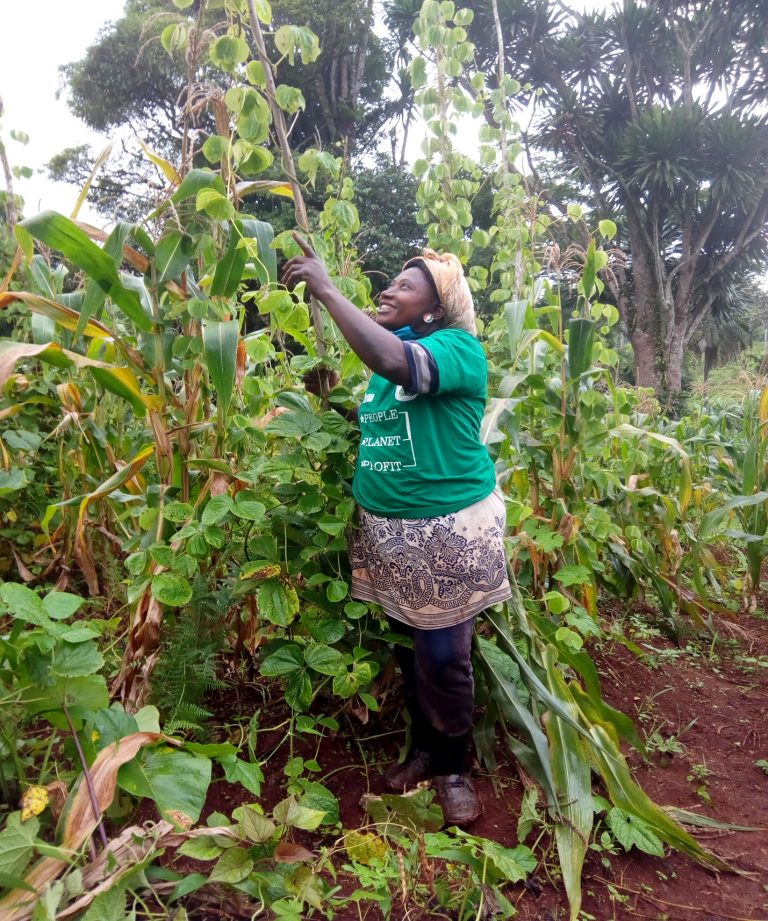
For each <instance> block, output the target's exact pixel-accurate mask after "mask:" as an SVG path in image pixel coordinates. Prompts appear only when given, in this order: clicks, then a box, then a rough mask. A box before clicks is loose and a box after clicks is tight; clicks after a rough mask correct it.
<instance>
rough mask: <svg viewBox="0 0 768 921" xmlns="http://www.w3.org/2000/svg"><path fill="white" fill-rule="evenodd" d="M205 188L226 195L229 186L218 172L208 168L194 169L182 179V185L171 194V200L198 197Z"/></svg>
mask: <svg viewBox="0 0 768 921" xmlns="http://www.w3.org/2000/svg"><path fill="white" fill-rule="evenodd" d="M203 189H210V190H212V191H215V192H218V193H219V194H220V195H225V194H226V191H227V188H226V186H225V185H224V182H223V181H222V178H221V176H220V175H219V174H218V173H214V172H213V171H212V170H208V169H192V170H190V171H189V172H188V173H187V175H186V176H185V177H184V179H182V181H181V185H180V186H179V187H178V189H176V191H175V192H174V193H173V195H172V196H171V201H172V202H174V203H178V202H180V201H185V200H186V199H188V198H197V195H198V194H199V193H200V192H201V191H202V190H203Z"/></svg>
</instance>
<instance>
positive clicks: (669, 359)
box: [664, 329, 685, 397]
mask: <svg viewBox="0 0 768 921" xmlns="http://www.w3.org/2000/svg"><path fill="white" fill-rule="evenodd" d="M684 356H685V336H684V335H683V334H682V331H681V330H679V329H675V331H674V333H673V335H672V338H671V340H670V342H669V346H668V348H667V350H666V354H665V355H664V383H665V384H666V386H665V388H664V389H665V390H666V391H667V393H668V394H669V396H670V397H676V396H678V395H679V394H680V393H681V391H682V389H683V358H684Z"/></svg>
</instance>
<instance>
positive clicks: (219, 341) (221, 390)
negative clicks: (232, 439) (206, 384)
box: [203, 320, 240, 420]
mask: <svg viewBox="0 0 768 921" xmlns="http://www.w3.org/2000/svg"><path fill="white" fill-rule="evenodd" d="M239 338H240V324H239V323H238V321H237V320H223V321H217V320H206V321H205V322H204V323H203V347H204V349H205V357H206V360H207V362H208V373H209V374H210V376H211V382H212V384H213V386H214V387H215V389H216V393H217V395H218V406H217V408H218V409H219V412H220V413H221V415H220V418H221V419H222V420H223V419H224V418H225V417H226V415H227V411H228V410H229V404H230V401H231V400H232V392H233V391H234V389H235V372H236V368H237V343H238V339H239Z"/></svg>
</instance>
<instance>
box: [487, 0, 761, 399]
mask: <svg viewBox="0 0 768 921" xmlns="http://www.w3.org/2000/svg"><path fill="white" fill-rule="evenodd" d="M764 6H765V4H764V3H762V2H760V0H752V2H742V0H722V2H718V3H715V2H709V0H695V2H687V3H678V2H672V0H657V2H645V0H626V2H624V4H623V5H622V6H620V7H619V6H616V7H615V8H614V10H613V11H612V12H611V13H608V14H605V13H592V14H584V13H581V12H578V11H576V10H575V9H572V8H569V7H567V6H565V5H563V4H561V3H558V4H554V3H550V2H548V0H535V2H533V3H523V2H520V0H499V7H500V11H501V16H502V21H503V26H504V37H505V57H506V58H507V60H508V62H509V65H508V66H509V67H510V69H511V70H512V72H513V73H516V75H517V76H518V77H519V78H520V79H521V81H523V82H529V83H530V84H531V85H532V86H533V87H536V88H538V89H539V90H540V92H541V93H542V95H541V97H540V98H539V99H537V100H536V102H535V118H534V122H533V128H532V131H531V133H530V136H526V140H527V141H528V142H529V144H530V145H531V146H533V147H534V148H538V149H539V150H543V151H546V152H549V153H550V154H553V155H554V156H555V157H556V163H557V166H558V168H560V169H561V170H564V171H565V172H566V173H567V174H568V175H569V176H570V178H572V179H575V180H576V181H577V182H578V183H579V184H580V186H581V187H582V189H583V192H584V195H585V199H586V201H587V202H588V203H589V204H590V205H591V207H592V209H593V210H594V212H596V217H597V218H598V219H599V218H610V219H612V220H613V221H615V223H616V224H617V225H618V227H619V244H620V245H621V247H622V248H623V249H625V251H626V253H627V257H628V259H627V266H626V269H625V270H620V271H617V272H616V273H615V275H616V283H615V284H613V285H612V286H611V287H610V295H611V297H612V298H613V299H614V300H615V302H616V304H617V305H618V307H619V309H620V311H621V314H622V318H623V320H624V323H625V325H626V328H627V333H628V336H629V338H630V341H631V342H632V346H633V348H634V353H635V362H636V369H637V382H638V384H640V385H642V386H653V387H656V388H657V389H658V390H660V391H662V392H668V393H669V394H671V395H675V394H677V393H679V391H680V390H681V385H682V377H681V375H682V362H683V354H684V351H685V348H686V346H687V345H688V344H689V343H690V342H691V341H692V340H693V339H694V337H695V336H696V335H697V331H698V330H699V329H700V327H701V324H702V323H703V322H704V320H705V319H706V318H707V316H708V315H709V314H710V313H711V311H712V309H713V307H714V306H715V305H716V304H717V303H718V298H719V293H721V292H722V291H724V290H726V289H727V288H728V286H729V284H732V283H733V282H734V281H738V280H739V279H741V278H743V277H745V276H746V277H751V276H753V275H754V274H755V272H756V270H757V268H758V267H759V266H760V265H761V264H762V263H763V261H764V259H765V256H766V250H767V249H768V235H767V232H766V231H767V226H768V225H767V221H768V126H767V125H766V115H765V111H764V105H763V101H764V98H765V89H766V84H767V83H768V58H766V56H765V54H764V51H763V50H762V49H763V48H764V47H765V41H766V37H767V36H768V18H766V16H765V15H764ZM491 15H492V9H491V4H490V3H488V2H483V3H478V5H477V16H476V17H475V21H474V23H473V27H472V29H473V31H472V37H473V39H474V40H475V42H476V44H477V49H478V56H479V58H480V60H481V61H484V62H485V63H486V67H485V69H486V70H490V62H492V60H493V59H494V57H495V55H496V46H495V37H494V35H493V30H492V28H491V19H490V17H491ZM722 303H723V301H722V299H720V304H721V305H722Z"/></svg>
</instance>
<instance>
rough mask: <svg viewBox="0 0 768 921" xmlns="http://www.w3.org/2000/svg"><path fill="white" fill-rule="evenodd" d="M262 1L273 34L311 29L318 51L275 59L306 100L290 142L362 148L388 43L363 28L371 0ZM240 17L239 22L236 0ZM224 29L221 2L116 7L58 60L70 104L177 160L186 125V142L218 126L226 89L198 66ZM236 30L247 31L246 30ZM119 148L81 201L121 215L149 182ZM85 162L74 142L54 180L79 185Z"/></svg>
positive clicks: (137, 1) (375, 124)
mask: <svg viewBox="0 0 768 921" xmlns="http://www.w3.org/2000/svg"><path fill="white" fill-rule="evenodd" d="M272 9H273V14H274V20H273V31H275V32H277V31H278V30H279V28H280V27H281V26H283V25H286V24H288V23H291V24H296V25H299V26H301V27H303V26H309V28H311V29H312V30H313V31H314V32H315V33H316V34H317V36H318V38H319V42H320V55H319V57H318V58H317V59H316V60H312V61H305V60H304V59H303V57H302V56H299V55H297V56H296V57H295V58H294V56H293V54H291V55H290V60H288V61H283V62H282V63H281V66H280V71H281V80H282V81H283V82H285V83H286V84H288V85H290V86H295V87H297V88H299V89H300V90H301V94H302V97H303V100H304V103H305V108H304V109H303V110H302V109H297V111H296V112H295V113H294V117H293V118H292V122H291V134H292V136H291V142H292V146H293V147H294V149H296V150H300V149H301V148H302V147H306V146H321V147H332V148H334V151H335V152H336V153H338V152H339V150H341V151H342V152H343V153H344V155H345V156H346V157H347V158H350V157H351V156H352V155H353V154H354V153H355V152H357V151H360V150H364V149H366V148H367V147H369V146H370V145H371V143H373V142H375V140H376V139H377V137H378V130H379V128H380V127H381V125H382V124H383V122H384V121H385V120H386V118H387V117H388V115H389V111H390V108H391V104H390V103H388V102H387V101H386V100H384V99H383V93H384V88H385V85H386V82H387V80H388V76H389V70H390V68H389V59H388V52H386V51H385V48H384V44H383V43H382V42H381V40H379V39H378V38H377V37H376V36H375V34H374V32H373V29H372V26H373V2H372V0H339V2H338V3H336V4H334V5H333V6H331V7H328V6H319V5H318V4H316V3H311V2H309V0H273V3H272ZM237 15H238V14H237V11H236V10H234V7H233V17H234V18H235V19H236V17H237ZM240 15H242V17H243V23H244V24H245V20H246V19H247V17H246V16H245V5H244V4H241V9H240ZM174 24H175V25H176V26H177V28H178V32H177V33H174V32H173V29H174ZM227 28H228V25H227V22H226V19H225V17H224V14H223V11H222V9H221V4H216V3H196V4H194V5H193V6H192V7H190V9H188V10H186V9H185V10H179V9H178V7H177V6H176V5H174V4H173V3H172V2H171V0H127V2H126V7H125V13H124V15H123V16H122V17H121V18H120V19H119V20H117V21H116V22H114V23H111V24H109V25H108V26H106V27H105V28H104V29H103V30H102V32H101V34H100V35H99V36H98V38H97V40H96V41H95V42H94V44H93V45H91V46H90V47H89V48H88V49H87V51H86V53H85V55H84V56H83V58H82V59H81V60H79V61H77V62H75V63H72V64H69V65H67V66H65V67H64V68H62V74H63V79H64V83H65V87H66V90H67V93H68V101H69V106H70V109H71V110H72V112H73V113H74V114H75V115H77V116H78V117H79V118H82V119H83V121H85V122H86V124H88V125H89V126H90V127H91V128H94V129H95V130H97V131H101V132H105V133H114V132H117V134H118V135H119V136H121V137H122V138H125V135H126V133H127V132H128V133H130V134H131V135H137V136H138V137H139V138H141V139H142V140H143V141H145V142H146V143H148V144H149V145H150V146H151V147H153V148H154V149H156V150H157V151H158V152H160V153H161V154H162V155H164V156H166V157H167V158H168V159H170V160H171V161H173V162H177V161H178V159H179V156H180V154H181V150H182V147H183V145H184V143H185V140H184V139H185V124H186V127H187V129H188V128H189V127H190V125H191V128H192V130H193V132H194V135H193V137H192V145H191V146H192V148H193V149H195V150H199V149H200V147H201V146H202V144H203V142H204V141H205V139H206V137H207V136H208V135H209V134H212V133H217V129H216V126H215V122H214V118H213V117H212V115H211V108H210V106H209V105H208V103H209V102H210V101H211V100H212V99H213V98H214V97H216V96H218V97H222V96H223V94H224V92H225V91H226V89H227V88H228V87H227V85H225V83H223V82H222V77H224V76H225V75H224V74H222V73H221V71H216V70H215V69H212V68H210V67H209V66H208V61H207V50H208V48H209V47H210V46H211V44H212V43H213V42H214V41H215V39H216V37H217V36H221V35H222V34H224V33H225V32H226V31H227ZM169 31H170V33H171V34H169ZM242 34H243V35H244V37H245V38H246V39H247V38H248V34H249V33H248V30H247V28H244V30H243V33H242ZM276 38H277V36H276ZM126 129H127V132H126ZM123 146H124V148H126V149H125V150H124V151H123V154H122V155H120V156H116V155H113V157H112V158H111V160H110V164H109V166H108V168H107V169H103V170H101V171H100V173H99V175H98V176H97V178H96V180H95V181H94V183H93V186H92V189H91V199H92V202H93V203H94V204H95V205H96V206H97V207H100V208H101V209H102V210H104V211H105V212H107V213H110V214H112V215H116V214H117V215H119V216H123V217H131V216H135V215H136V214H138V213H142V212H143V211H145V210H146V204H147V199H148V198H150V197H151V195H152V183H151V178H150V175H149V174H148V171H147V165H146V160H144V159H143V158H142V157H141V156H140V154H139V153H138V151H137V150H136V147H135V145H134V146H133V150H132V151H131V150H130V149H129V148H130V146H131V145H129V144H124V145H123ZM93 161H94V155H93V154H92V152H91V151H90V149H88V148H83V147H78V148H72V149H69V150H66V151H63V152H62V153H61V154H60V155H58V156H57V157H55V158H54V159H53V160H52V161H51V163H50V164H49V169H50V172H51V174H52V175H53V176H54V178H57V179H64V180H67V181H71V182H74V183H77V184H80V185H82V183H83V182H84V181H85V179H86V178H87V176H88V174H89V172H90V169H91V167H92V165H93Z"/></svg>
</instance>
